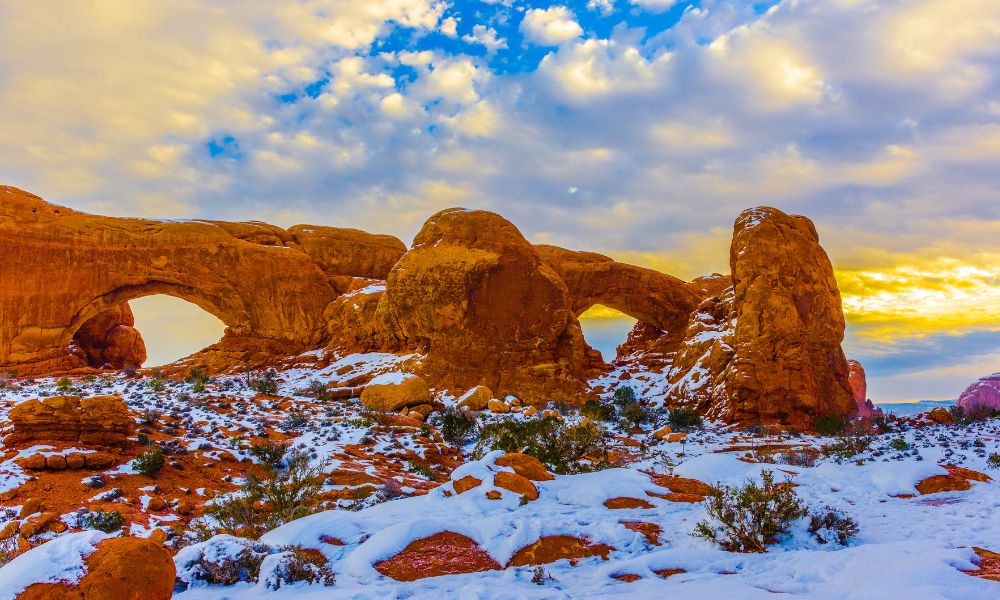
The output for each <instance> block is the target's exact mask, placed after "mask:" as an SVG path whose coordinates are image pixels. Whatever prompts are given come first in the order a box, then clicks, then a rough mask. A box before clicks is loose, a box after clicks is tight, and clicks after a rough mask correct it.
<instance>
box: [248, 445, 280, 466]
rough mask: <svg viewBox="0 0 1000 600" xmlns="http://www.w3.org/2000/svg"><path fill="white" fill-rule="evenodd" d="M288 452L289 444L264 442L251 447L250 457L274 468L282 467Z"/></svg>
mask: <svg viewBox="0 0 1000 600" xmlns="http://www.w3.org/2000/svg"><path fill="white" fill-rule="evenodd" d="M287 452H288V444H286V443H284V442H276V441H274V440H263V441H262V442H260V443H258V444H254V445H252V446H250V456H253V457H255V458H256V459H257V460H259V461H260V462H262V463H264V464H268V465H271V466H272V467H276V466H280V465H281V461H282V460H283V459H284V458H285V454H286V453H287Z"/></svg>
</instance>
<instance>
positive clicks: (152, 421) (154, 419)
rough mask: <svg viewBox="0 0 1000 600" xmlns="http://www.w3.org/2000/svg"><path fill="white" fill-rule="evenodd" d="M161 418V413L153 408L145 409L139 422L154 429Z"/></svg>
mask: <svg viewBox="0 0 1000 600" xmlns="http://www.w3.org/2000/svg"><path fill="white" fill-rule="evenodd" d="M161 416H162V413H161V412H160V411H158V410H156V409H155V408H145V409H143V411H142V417H141V418H140V422H141V423H142V424H143V425H145V426H147V427H156V424H157V423H159V422H160V417H161Z"/></svg>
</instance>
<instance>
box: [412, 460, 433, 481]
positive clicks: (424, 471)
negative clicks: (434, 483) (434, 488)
mask: <svg viewBox="0 0 1000 600" xmlns="http://www.w3.org/2000/svg"><path fill="white" fill-rule="evenodd" d="M407 464H408V465H409V467H410V470H411V471H413V472H414V473H417V474H419V475H423V476H424V477H426V478H427V479H434V471H432V470H431V468H430V467H428V466H427V465H422V464H420V463H418V462H416V461H413V460H411V461H409V462H408V463H407Z"/></svg>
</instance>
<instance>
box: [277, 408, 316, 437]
mask: <svg viewBox="0 0 1000 600" xmlns="http://www.w3.org/2000/svg"><path fill="white" fill-rule="evenodd" d="M308 424H309V419H307V418H306V415H305V413H303V412H302V411H301V410H294V409H293V410H290V411H288V415H286V416H285V419H284V420H283V421H282V422H281V423H278V429H280V430H282V431H285V432H288V431H294V430H296V429H302V428H303V427H305V426H306V425H308Z"/></svg>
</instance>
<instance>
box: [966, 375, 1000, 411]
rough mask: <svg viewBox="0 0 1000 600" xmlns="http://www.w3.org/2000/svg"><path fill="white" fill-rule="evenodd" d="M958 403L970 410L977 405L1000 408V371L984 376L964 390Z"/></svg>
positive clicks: (994, 408)
mask: <svg viewBox="0 0 1000 600" xmlns="http://www.w3.org/2000/svg"><path fill="white" fill-rule="evenodd" d="M958 405H959V406H961V407H962V408H964V409H966V410H968V409H971V408H976V407H986V408H992V409H993V410H1000V373H994V374H992V375H989V376H986V377H983V378H982V379H980V380H978V381H976V382H975V383H973V384H972V385H970V386H969V387H967V388H966V389H965V391H964V392H962V395H961V396H959V397H958Z"/></svg>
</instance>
